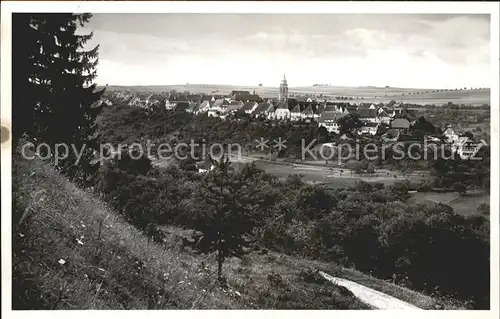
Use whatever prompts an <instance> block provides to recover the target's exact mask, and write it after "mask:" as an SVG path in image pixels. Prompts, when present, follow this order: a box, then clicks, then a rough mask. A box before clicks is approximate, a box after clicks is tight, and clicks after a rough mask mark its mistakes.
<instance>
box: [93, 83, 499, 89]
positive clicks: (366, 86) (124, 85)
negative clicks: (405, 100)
mask: <svg viewBox="0 0 500 319" xmlns="http://www.w3.org/2000/svg"><path fill="white" fill-rule="evenodd" d="M97 86H98V87H105V86H110V87H113V86H114V87H117V86H122V87H159V86H167V87H169V86H181V87H190V86H208V87H210V86H227V87H241V88H273V89H279V86H265V85H263V86H259V85H235V84H218V83H210V84H209V83H189V84H188V85H186V84H104V85H103V84H98V85H97ZM314 87H318V88H360V89H362V88H371V89H404V90H455V89H463V88H464V87H466V88H467V89H466V90H477V89H482V90H484V89H488V90H491V88H490V87H469V86H463V87H453V88H450V87H448V88H437V87H435V88H428V87H427V88H419V87H401V86H389V85H388V86H375V85H351V86H349V85H327V84H319V83H318V85H317V86H314V85H303V86H288V88H289V89H293V88H314Z"/></svg>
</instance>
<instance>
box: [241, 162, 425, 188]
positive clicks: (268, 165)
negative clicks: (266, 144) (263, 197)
mask: <svg viewBox="0 0 500 319" xmlns="http://www.w3.org/2000/svg"><path fill="white" fill-rule="evenodd" d="M251 161H254V162H255V164H256V166H257V167H258V168H260V169H262V170H264V171H266V172H267V173H269V174H271V175H274V176H277V177H279V178H286V177H287V176H288V175H291V174H296V175H300V176H301V177H302V179H303V180H304V181H305V182H308V183H313V184H324V185H326V186H327V187H329V188H343V187H348V186H352V185H355V184H356V182H359V181H365V182H368V183H375V182H380V183H384V184H386V185H389V184H393V183H394V182H397V181H402V180H406V179H409V180H411V181H423V180H425V179H426V176H422V174H411V175H410V174H401V173H397V172H392V171H389V170H385V169H379V170H377V171H376V172H375V173H374V174H355V173H353V172H351V170H349V169H340V168H338V167H328V166H322V165H317V164H316V165H310V164H295V163H286V162H283V161H282V160H277V161H267V160H260V159H258V158H255V157H249V156H242V157H241V158H239V159H233V163H235V164H234V165H236V166H237V167H239V166H240V165H244V164H245V163H248V162H251ZM424 175H425V174H424Z"/></svg>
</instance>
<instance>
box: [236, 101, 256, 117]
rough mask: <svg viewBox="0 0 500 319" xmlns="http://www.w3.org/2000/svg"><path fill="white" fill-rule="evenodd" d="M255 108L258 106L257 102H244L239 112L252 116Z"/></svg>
mask: <svg viewBox="0 0 500 319" xmlns="http://www.w3.org/2000/svg"><path fill="white" fill-rule="evenodd" d="M257 106H259V103H257V102H246V103H245V104H243V106H242V107H241V109H240V110H241V111H243V112H245V113H246V114H252V113H253V112H254V111H255V109H256V108H257Z"/></svg>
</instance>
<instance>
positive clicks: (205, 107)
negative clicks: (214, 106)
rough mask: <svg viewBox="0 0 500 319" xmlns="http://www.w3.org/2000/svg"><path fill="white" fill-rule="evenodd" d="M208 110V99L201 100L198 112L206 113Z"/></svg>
mask: <svg viewBox="0 0 500 319" xmlns="http://www.w3.org/2000/svg"><path fill="white" fill-rule="evenodd" d="M209 110H210V101H203V102H201V103H200V107H199V108H198V113H206V112H208V111H209Z"/></svg>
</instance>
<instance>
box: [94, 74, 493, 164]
mask: <svg viewBox="0 0 500 319" xmlns="http://www.w3.org/2000/svg"><path fill="white" fill-rule="evenodd" d="M113 102H114V103H119V104H127V105H129V106H134V107H139V108H144V109H152V108H157V107H164V108H165V110H171V111H184V112H187V113H191V114H193V115H206V116H208V117H213V118H220V119H222V120H238V121H239V120H242V119H243V118H245V119H248V120H260V121H263V120H264V121H270V122H290V123H317V125H318V127H323V128H324V129H325V130H326V131H327V132H328V134H330V135H332V136H340V138H341V139H349V138H352V137H356V136H358V137H370V138H379V139H381V140H382V141H384V142H396V141H398V140H400V138H401V137H403V136H404V135H405V134H406V135H408V134H409V133H410V132H411V130H412V128H413V126H414V125H415V123H416V121H417V120H418V119H419V118H420V117H422V114H419V112H418V108H415V106H419V105H413V104H412V105H407V104H403V103H396V102H395V101H390V102H388V103H364V102H362V101H354V100H353V99H352V97H351V98H350V97H342V96H338V97H334V98H332V97H325V96H323V95H322V94H320V95H309V94H306V95H291V94H289V91H288V83H287V80H286V77H285V76H283V79H282V81H281V83H280V87H279V92H278V96H277V97H274V98H263V97H261V96H259V95H258V94H255V91H253V92H250V91H245V90H233V91H231V92H229V93H227V94H222V93H221V92H212V93H210V94H203V93H199V94H197V93H195V94H192V93H191V92H188V91H186V92H177V91H174V90H172V91H169V92H165V93H144V92H141V93H131V92H127V91H113V92H111V93H108V94H107V98H103V99H102V100H101V101H100V103H103V104H105V105H107V106H111V105H113ZM448 106H449V105H448ZM420 107H422V106H420ZM420 111H421V110H420ZM426 113H427V112H426ZM431 113H432V112H431ZM428 115H429V114H425V117H426V118H428ZM432 116H433V115H431V117H432ZM346 117H350V118H353V119H355V120H354V121H355V123H354V124H353V125H352V127H351V129H349V130H343V131H342V130H341V122H342V121H346ZM465 122H472V123H477V122H478V119H477V117H476V116H468V117H467V119H465ZM439 131H440V133H442V134H428V135H427V136H425V138H426V140H427V141H429V142H440V141H442V142H447V143H450V144H451V145H452V149H453V150H454V151H455V152H456V153H457V154H459V155H460V157H461V158H463V159H467V158H470V157H472V156H473V155H474V154H475V153H476V151H477V150H478V149H479V147H480V145H481V143H485V142H484V141H483V140H482V139H480V138H477V137H476V138H475V136H474V135H473V134H466V133H467V132H465V130H461V129H459V128H458V127H454V126H452V125H450V123H441V125H440V126H439Z"/></svg>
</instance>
